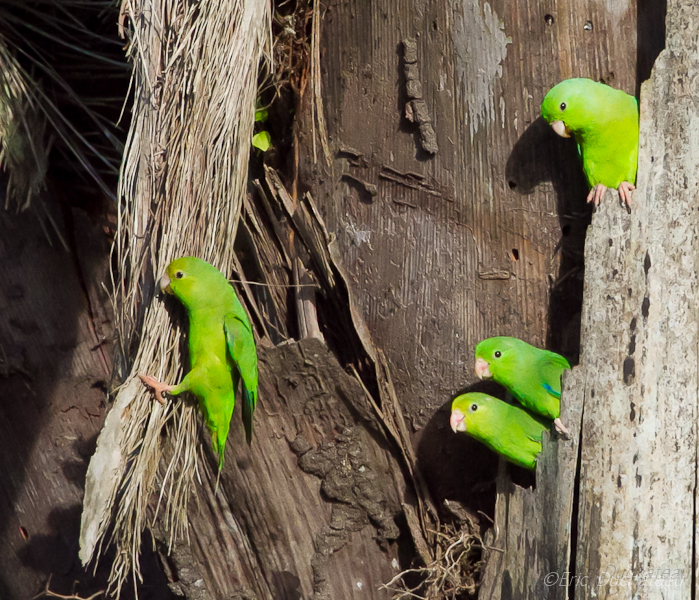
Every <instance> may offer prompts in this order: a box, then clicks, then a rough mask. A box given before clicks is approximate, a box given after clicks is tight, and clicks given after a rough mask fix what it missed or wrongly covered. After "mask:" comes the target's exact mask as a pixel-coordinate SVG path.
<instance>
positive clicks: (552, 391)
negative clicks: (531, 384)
mask: <svg viewBox="0 0 699 600" xmlns="http://www.w3.org/2000/svg"><path fill="white" fill-rule="evenodd" d="M543 385H544V389H545V390H546V391H547V392H548V393H549V394H551V395H552V396H555V397H556V398H560V397H561V392H557V391H556V390H554V389H553V388H552V387H551V386H550V385H549V384H548V383H544V384H543Z"/></svg>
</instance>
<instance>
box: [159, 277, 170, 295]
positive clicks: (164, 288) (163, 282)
mask: <svg viewBox="0 0 699 600" xmlns="http://www.w3.org/2000/svg"><path fill="white" fill-rule="evenodd" d="M158 284H159V285H160V291H161V292H165V293H166V294H172V288H171V287H170V277H168V274H167V273H165V275H163V276H162V277H161V278H160V281H159V282H158Z"/></svg>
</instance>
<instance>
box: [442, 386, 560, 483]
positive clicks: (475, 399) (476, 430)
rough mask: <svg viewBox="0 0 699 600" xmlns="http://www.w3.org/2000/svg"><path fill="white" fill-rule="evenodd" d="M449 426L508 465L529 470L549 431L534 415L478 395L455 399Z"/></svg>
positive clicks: (474, 393) (543, 422)
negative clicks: (491, 451) (486, 448)
mask: <svg viewBox="0 0 699 600" xmlns="http://www.w3.org/2000/svg"><path fill="white" fill-rule="evenodd" d="M449 424H450V425H451V428H452V429H453V430H454V432H457V431H463V432H464V433H466V434H468V435H470V436H471V437H474V438H475V439H477V440H478V441H479V442H481V443H483V444H485V445H486V446H488V448H490V449H491V450H494V451H495V452H497V453H498V454H501V455H502V456H504V457H505V458H506V459H507V460H508V461H510V462H511V463H514V464H516V465H519V466H520V467H524V468H525V469H531V470H532V471H533V470H534V469H536V457H537V455H538V454H539V452H541V436H542V434H543V432H544V431H546V430H548V428H549V427H548V425H547V424H546V422H545V421H544V419H542V418H540V417H538V416H537V415H533V414H531V413H529V412H527V411H526V410H524V409H523V408H520V407H519V406H513V405H511V404H508V403H507V402H503V401H502V400H498V399H497V398H494V397H493V396H489V395H488V394H481V393H480V392H469V393H468V394H463V395H461V396H458V397H456V398H455V399H454V401H453V402H452V403H451V418H450V419H449Z"/></svg>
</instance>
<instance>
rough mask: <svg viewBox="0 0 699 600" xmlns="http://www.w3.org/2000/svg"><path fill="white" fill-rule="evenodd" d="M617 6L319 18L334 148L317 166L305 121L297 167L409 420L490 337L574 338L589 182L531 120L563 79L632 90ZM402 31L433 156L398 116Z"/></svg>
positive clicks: (492, 6)
mask: <svg viewBox="0 0 699 600" xmlns="http://www.w3.org/2000/svg"><path fill="white" fill-rule="evenodd" d="M605 6H606V7H608V8H607V9H603V8H601V7H598V8H594V9H593V8H592V7H590V5H589V4H588V3H587V2H582V1H569V2H558V3H556V4H555V5H547V4H546V3H533V2H515V3H512V2H504V1H497V2H492V3H485V2H476V1H475V0H465V1H454V2H442V3H434V4H424V3H420V2H418V3H414V2H411V1H409V0H402V1H397V2H396V1H392V0H382V1H381V2H375V3H371V4H370V5H366V3H363V2H355V1H350V2H342V3H337V4H331V5H330V6H329V10H328V11H327V13H326V14H325V20H324V24H323V54H322V61H323V74H324V78H323V86H324V87H323V90H324V102H325V110H326V115H327V122H328V128H329V137H330V145H331V149H332V151H333V156H334V161H333V165H332V169H330V168H327V167H325V166H324V165H323V164H322V159H321V158H319V159H318V162H317V163H316V164H314V163H313V153H312V152H311V149H312V148H311V143H310V138H311V131H312V130H311V127H310V124H309V125H308V126H307V127H305V128H304V130H303V131H304V135H305V136H306V137H305V138H304V139H303V140H302V141H303V143H302V145H301V150H302V160H304V161H305V162H303V165H302V166H303V168H302V173H303V174H304V176H305V178H306V181H305V183H306V184H307V185H310V186H312V188H313V190H314V197H316V198H317V200H318V203H319V205H320V207H321V210H322V212H323V214H324V217H325V219H326V222H327V225H328V229H329V230H330V231H331V232H332V233H334V234H335V235H336V236H337V239H338V244H339V247H340V249H341V255H342V257H343V258H342V260H343V263H344V266H345V270H346V271H347V273H348V274H349V276H350V278H351V281H352V287H353V289H354V291H355V292H356V295H357V297H358V298H359V300H360V302H361V306H360V309H361V311H362V314H363V316H364V318H365V320H366V321H367V324H368V326H369V329H370V330H371V333H372V335H373V337H374V340H375V342H376V344H377V346H379V347H381V348H382V349H383V350H384V351H385V353H386V356H387V358H388V360H389V363H390V365H391V369H392V374H393V378H394V381H395V384H396V389H397V393H398V396H399V397H400V399H401V402H402V403H403V406H404V410H405V411H406V413H407V414H408V415H409V417H410V419H411V421H412V423H413V425H414V427H415V429H419V428H421V427H424V426H425V425H426V423H427V422H428V421H429V420H430V418H431V416H432V415H433V414H434V412H435V410H436V409H437V408H438V407H439V406H441V405H442V404H443V403H444V402H445V401H446V400H447V399H448V398H449V397H450V394H452V393H453V392H454V391H456V390H458V389H459V388H461V387H463V386H464V385H465V384H467V383H469V382H472V381H474V379H475V377H474V375H473V348H474V345H475V343H476V342H477V341H479V340H480V339H482V338H484V337H487V336H490V335H495V334H507V335H515V336H519V337H522V338H525V339H527V340H528V341H530V342H532V343H535V344H539V345H548V346H550V347H552V348H554V349H557V350H560V351H563V352H565V353H569V354H573V355H575V353H576V351H577V333H578V332H577V329H578V320H577V318H576V312H579V300H577V301H576V300H575V298H576V295H577V297H578V298H579V293H580V291H581V286H582V270H581V262H582V261H581V260H580V259H581V255H582V240H583V238H584V230H585V226H586V225H587V218H588V217H587V212H586V209H585V208H584V201H583V197H584V195H585V183H584V181H583V180H582V179H581V174H580V168H579V165H578V164H577V162H576V159H575V149H574V144H567V143H566V141H565V140H561V139H560V138H559V139H556V136H555V135H554V134H553V133H552V132H550V130H549V128H548V127H545V126H542V122H541V121H540V120H537V117H538V116H539V107H540V103H541V100H542V98H543V96H544V95H545V93H546V91H547V90H548V89H549V88H550V87H552V86H553V85H554V84H555V83H557V82H558V81H560V80H561V79H564V78H566V77H571V76H589V77H593V78H595V79H603V80H605V81H608V82H610V83H611V84H613V85H615V86H616V87H620V88H622V89H625V90H626V91H628V92H631V93H633V92H634V89H635V57H636V43H635V37H636V36H635V29H636V3H635V2H634V1H630V0H615V1H613V2H610V3H607V4H606V5H605ZM588 20H589V21H591V22H592V24H593V28H592V30H591V31H588V30H586V28H585V24H586V22H587V21H588ZM406 38H412V39H415V40H416V43H417V64H416V69H417V72H418V74H419V81H420V83H421V88H422V96H423V98H424V100H425V104H426V107H427V110H428V111H429V116H430V118H431V123H432V126H433V127H434V130H435V131H436V137H437V142H438V146H439V151H438V152H437V154H436V155H434V156H432V155H429V154H426V153H424V152H423V151H422V150H421V146H420V142H419V134H418V132H417V129H416V126H415V125H414V124H412V123H410V122H409V121H408V120H407V119H406V117H405V116H404V112H405V111H404V107H405V103H406V101H407V99H408V93H407V92H406V79H405V75H404V66H405V65H404V62H405V57H404V52H405V50H404V47H403V44H402V41H403V40H404V39H406ZM410 60H412V58H410ZM414 66H415V65H414ZM304 151H305V154H304ZM357 181H360V182H366V183H368V184H370V185H371V186H375V189H376V192H377V193H376V195H375V196H373V195H371V194H369V193H367V192H366V186H363V185H360V184H358V183H357ZM372 189H373V188H372ZM581 213H582V214H581ZM576 252H577V254H576ZM576 306H577V308H576ZM552 315H553V318H554V319H555V321H551V320H550V317H552ZM577 317H579V315H577Z"/></svg>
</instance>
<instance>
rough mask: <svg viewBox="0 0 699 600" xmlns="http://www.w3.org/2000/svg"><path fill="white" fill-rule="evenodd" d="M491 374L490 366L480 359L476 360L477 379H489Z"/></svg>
mask: <svg viewBox="0 0 699 600" xmlns="http://www.w3.org/2000/svg"><path fill="white" fill-rule="evenodd" d="M492 376H493V374H492V373H491V372H490V365H489V364H488V363H487V362H486V361H485V360H483V359H482V358H477V359H476V377H478V379H490V378H491V377H492Z"/></svg>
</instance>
